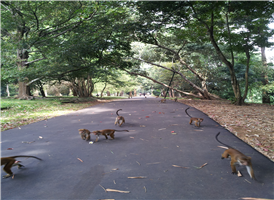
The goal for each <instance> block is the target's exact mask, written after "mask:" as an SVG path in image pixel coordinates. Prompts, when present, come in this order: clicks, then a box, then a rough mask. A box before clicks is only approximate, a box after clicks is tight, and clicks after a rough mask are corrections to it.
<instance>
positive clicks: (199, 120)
mask: <svg viewBox="0 0 274 200" xmlns="http://www.w3.org/2000/svg"><path fill="white" fill-rule="evenodd" d="M188 109H189V107H188V108H187V109H186V110H185V112H186V114H187V115H188V116H189V117H190V121H189V124H192V121H194V122H195V126H197V127H199V126H200V125H201V122H202V121H203V120H204V119H203V118H196V117H191V116H190V115H189V114H188V113H187V110H188Z"/></svg>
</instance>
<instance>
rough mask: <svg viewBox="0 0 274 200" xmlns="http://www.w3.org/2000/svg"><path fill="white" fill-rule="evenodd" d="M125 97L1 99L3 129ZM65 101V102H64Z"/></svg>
mask: <svg viewBox="0 0 274 200" xmlns="http://www.w3.org/2000/svg"><path fill="white" fill-rule="evenodd" d="M119 98H123V97H104V98H99V101H97V99H96V98H91V97H90V98H77V97H49V98H36V99H35V100H18V99H12V98H2V99H1V118H0V119H1V130H2V131H4V130H8V129H12V128H16V127H20V126H22V125H26V124H30V123H33V122H37V121H41V120H46V119H49V118H52V117H56V116H60V115H63V114H67V113H70V112H72V111H76V110H80V109H83V108H87V107H91V106H93V105H97V104H99V103H104V102H108V101H111V100H113V99H119ZM63 102H65V103H63ZM2 108H4V109H2Z"/></svg>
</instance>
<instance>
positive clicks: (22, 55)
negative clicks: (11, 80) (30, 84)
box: [17, 49, 29, 99]
mask: <svg viewBox="0 0 274 200" xmlns="http://www.w3.org/2000/svg"><path fill="white" fill-rule="evenodd" d="M28 58H29V55H28V51H27V50H26V49H21V50H20V49H17V60H18V62H17V66H18V70H23V69H24V68H25V67H27V65H25V63H26V62H27V61H28ZM27 80H28V79H27V78H25V80H24V81H21V80H19V81H18V83H19V91H18V96H17V98H19V99H28V97H29V95H28V93H29V91H28V92H27V85H26V81H27Z"/></svg>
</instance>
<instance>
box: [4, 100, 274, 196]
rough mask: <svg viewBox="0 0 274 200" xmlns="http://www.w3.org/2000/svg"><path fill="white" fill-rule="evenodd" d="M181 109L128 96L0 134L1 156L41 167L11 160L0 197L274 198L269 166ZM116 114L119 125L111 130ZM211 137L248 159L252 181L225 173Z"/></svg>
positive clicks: (273, 171)
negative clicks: (111, 135) (100, 133)
mask: <svg viewBox="0 0 274 200" xmlns="http://www.w3.org/2000/svg"><path fill="white" fill-rule="evenodd" d="M187 107H188V106H187V105H184V104H181V103H176V102H174V101H169V100H167V102H166V103H159V99H158V98H152V97H150V98H144V97H143V96H142V97H134V98H132V99H123V100H117V101H113V102H110V103H104V104H100V105H97V106H93V107H90V108H87V109H83V110H80V111H76V112H73V113H70V114H67V115H63V116H60V117H55V118H52V119H49V120H47V121H41V122H37V123H33V124H30V125H26V126H22V127H20V128H15V129H12V130H8V131H4V132H2V134H1V141H2V144H1V150H2V157H5V156H13V155H34V156H37V157H40V158H42V159H43V161H39V160H36V159H33V158H28V159H25V158H20V159H18V160H20V161H22V164H23V165H24V166H25V168H22V169H17V168H16V167H13V168H12V171H13V172H14V178H13V179H12V178H7V179H2V180H1V197H2V198H1V199H21V200H22V199H240V198H242V197H253V198H268V199H270V198H274V190H273V188H274V163H273V162H272V161H271V160H269V159H268V158H266V157H265V156H264V155H262V154H261V153H259V152H258V151H256V150H255V149H253V148H252V147H250V146H249V145H247V144H246V143H244V142H243V141H241V140H240V139H238V138H237V137H235V136H234V135H233V134H232V133H230V132H229V131H228V130H226V129H224V128H222V127H221V126H220V125H219V124H218V123H216V122H214V121H213V120H211V119H210V118H208V117H207V115H205V114H203V113H202V112H200V111H198V110H196V109H194V108H190V109H189V114H190V115H192V116H195V117H202V118H204V121H203V122H202V125H201V127H195V126H194V125H189V117H188V116H187V115H186V114H185V112H184V110H185V109H186V108H187ZM120 108H121V109H122V111H120V112H119V114H120V115H122V116H124V117H125V120H126V123H125V124H124V125H122V127H118V126H115V125H114V121H115V118H116V114H115V112H116V110H118V109H120ZM80 128H85V129H89V130H90V131H93V130H101V129H107V128H110V129H117V130H124V129H127V130H129V132H116V133H115V139H114V140H106V139H105V138H104V137H100V139H99V141H98V142H97V143H94V144H89V142H87V141H84V140H82V139H81V138H80V135H79V133H78V129H80ZM218 132H221V134H220V136H219V139H220V140H221V141H222V142H224V143H227V144H229V145H230V146H233V147H234V148H236V149H238V150H239V151H241V152H242V153H244V154H245V155H247V156H251V157H252V163H253V168H254V173H255V176H256V177H257V179H258V181H259V182H256V181H253V180H252V179H251V178H250V177H249V175H248V173H247V171H246V169H245V168H244V167H238V168H237V169H239V170H240V171H241V173H242V175H243V177H237V175H232V174H231V168H230V164H229V163H230V162H229V160H228V159H224V160H222V159H221V154H222V153H223V151H224V149H222V148H220V147H218V146H220V144H219V143H218V142H217V141H216V140H215V135H216V134H217V133H218ZM91 139H92V140H95V136H94V135H92V136H91ZM8 148H13V149H12V150H8ZM205 163H207V164H206V165H205V166H203V165H204V164H205ZM178 166H180V167H178ZM201 166H203V167H202V168H199V167H201ZM2 175H5V172H3V171H2ZM128 177H141V178H128ZM260 182H261V183H260ZM104 189H115V190H119V191H128V192H129V193H118V192H105V190H104Z"/></svg>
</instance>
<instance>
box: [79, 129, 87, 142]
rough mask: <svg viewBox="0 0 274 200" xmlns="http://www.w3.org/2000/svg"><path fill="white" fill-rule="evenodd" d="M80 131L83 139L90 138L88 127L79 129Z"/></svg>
mask: <svg viewBox="0 0 274 200" xmlns="http://www.w3.org/2000/svg"><path fill="white" fill-rule="evenodd" d="M78 131H79V134H80V136H81V138H82V139H83V140H86V141H88V140H90V131H89V130H88V129H78Z"/></svg>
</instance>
